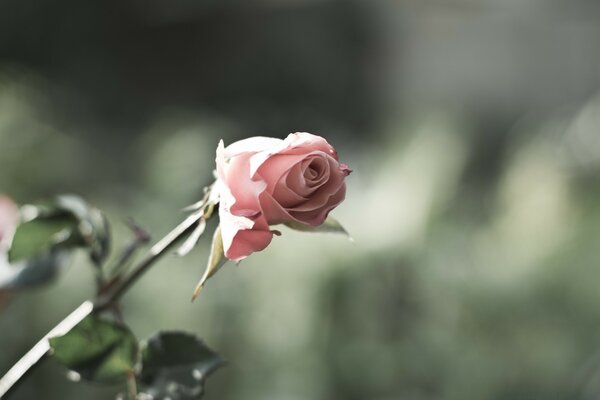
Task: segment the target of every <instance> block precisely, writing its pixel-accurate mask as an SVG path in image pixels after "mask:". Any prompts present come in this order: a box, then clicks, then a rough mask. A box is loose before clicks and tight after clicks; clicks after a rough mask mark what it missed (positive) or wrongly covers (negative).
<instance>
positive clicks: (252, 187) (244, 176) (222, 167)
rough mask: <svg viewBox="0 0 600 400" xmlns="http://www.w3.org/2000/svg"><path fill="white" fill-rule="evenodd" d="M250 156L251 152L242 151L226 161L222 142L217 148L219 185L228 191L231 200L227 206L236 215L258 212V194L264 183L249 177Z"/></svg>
mask: <svg viewBox="0 0 600 400" xmlns="http://www.w3.org/2000/svg"><path fill="white" fill-rule="evenodd" d="M251 156H252V154H251V153H244V154H239V155H238V156H237V157H234V158H232V159H231V160H229V161H226V158H225V150H224V149H223V148H222V143H219V147H218V148H217V158H216V163H217V175H218V177H219V179H220V180H221V181H222V183H221V184H219V187H221V186H223V187H226V188H227V189H228V190H229V191H230V193H231V199H232V200H231V203H230V204H228V207H229V209H230V210H231V212H232V213H233V214H236V215H248V213H249V212H250V213H252V212H254V213H255V214H256V213H259V212H260V204H259V203H258V196H259V194H260V193H261V192H263V191H264V190H265V188H266V184H265V182H264V181H262V180H257V181H255V180H252V179H250V164H249V160H250V157H251Z"/></svg>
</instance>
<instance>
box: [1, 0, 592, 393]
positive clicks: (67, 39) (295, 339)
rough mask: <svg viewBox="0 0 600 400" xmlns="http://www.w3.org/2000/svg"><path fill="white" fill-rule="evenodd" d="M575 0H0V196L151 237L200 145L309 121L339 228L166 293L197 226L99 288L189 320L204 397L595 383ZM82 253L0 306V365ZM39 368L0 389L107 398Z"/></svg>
mask: <svg viewBox="0 0 600 400" xmlns="http://www.w3.org/2000/svg"><path fill="white" fill-rule="evenodd" d="M599 43H600V4H599V3H598V2H596V1H593V0H564V1H559V0H556V1H536V0H527V1H525V0H510V1H506V0H444V1H442V0H395V1H391V0H220V1H217V0H198V1H191V0H168V1H167V0H148V1H140V0H103V1H97V0H93V1H74V0H56V1H53V2H46V1H39V0H3V1H1V2H0V191H1V192H5V193H8V194H10V195H12V196H13V197H14V198H15V199H16V200H17V201H19V202H21V203H27V202H32V201H35V200H38V199H40V198H44V197H48V196H51V195H53V194H57V193H78V194H81V195H83V196H84V197H85V198H87V199H88V200H89V201H90V202H92V203H94V204H96V205H97V206H99V207H101V208H102V209H104V210H106V211H107V213H108V214H109V216H110V218H111V221H112V222H113V229H114V237H115V241H116V242H117V250H118V249H119V245H120V244H124V243H125V242H126V241H127V240H128V237H129V233H128V231H127V228H126V227H125V224H124V221H125V220H126V219H127V218H129V217H131V218H133V219H135V220H136V221H137V222H138V223H139V224H141V225H142V226H143V227H145V228H146V229H147V230H148V231H150V232H151V233H152V234H153V235H154V237H155V238H158V237H160V236H161V235H163V234H164V233H166V232H167V231H168V230H170V228H171V227H172V226H174V225H175V224H176V223H178V222H179V221H180V220H181V219H182V218H183V215H184V214H182V213H181V212H180V209H181V208H183V207H184V206H186V205H188V204H191V203H193V202H195V201H197V199H198V198H199V197H200V195H201V193H202V187H203V186H204V185H205V184H207V183H209V182H210V181H211V179H212V175H211V171H212V168H213V163H214V150H215V147H216V144H217V142H218V140H219V139H220V138H223V139H224V140H225V142H226V143H230V142H232V141H234V140H237V139H240V138H244V137H248V136H254V135H265V136H275V137H284V136H286V135H287V134H288V133H289V132H292V131H309V132H313V133H318V134H321V135H323V136H325V137H327V138H328V139H329V140H330V141H331V142H332V143H333V144H334V145H335V146H336V147H337V148H338V151H339V153H340V155H341V158H342V160H343V161H344V162H346V163H348V164H349V165H350V166H351V167H352V168H353V169H354V171H355V172H354V173H353V174H352V175H351V176H350V177H349V178H348V185H349V189H348V196H347V200H346V202H345V203H343V204H342V205H341V206H340V207H339V208H338V209H337V210H336V211H335V212H334V215H335V216H336V217H337V218H338V219H340V220H341V221H343V223H344V224H345V226H346V227H347V229H348V230H349V231H350V232H351V234H352V236H353V237H354V239H355V242H354V243H351V242H348V241H347V240H345V239H344V238H342V237H335V236H331V237H323V236H313V235H307V234H301V233H297V232H292V231H287V230H286V231H284V235H283V237H281V238H276V240H275V241H274V242H273V244H272V245H271V246H270V247H269V248H268V249H267V250H265V251H264V252H262V253H258V254H256V255H253V256H252V257H251V258H249V259H248V260H246V261H244V262H243V263H242V264H241V265H240V266H239V267H235V266H234V265H228V266H227V267H226V268H224V269H223V270H222V272H220V273H219V274H218V275H216V276H215V278H214V279H212V280H211V281H210V282H209V285H208V286H207V287H206V289H205V290H204V291H203V293H202V295H201V297H200V298H199V300H198V301H197V302H196V303H194V304H191V303H190V302H189V298H190V294H191V290H192V289H193V287H194V285H195V283H196V282H197V280H198V278H199V277H200V276H201V273H202V271H203V269H204V266H205V262H206V258H207V254H208V239H205V240H204V241H203V243H202V245H201V246H199V247H198V248H197V249H195V250H194V252H193V253H192V254H191V255H190V256H188V257H186V258H183V259H178V258H176V257H174V256H173V257H167V258H166V259H164V260H163V261H162V262H161V263H160V264H159V265H157V266H156V267H155V268H154V269H153V270H152V271H151V272H150V273H149V274H148V275H147V276H145V277H144V278H143V280H141V281H140V282H139V284H138V285H137V286H136V287H135V289H134V290H132V292H131V293H130V294H129V295H128V296H127V297H126V299H125V302H124V303H125V304H124V305H125V316H126V319H127V320H128V321H129V322H130V323H131V326H132V328H133V330H134V332H135V333H136V334H137V335H138V336H139V337H141V338H144V337H148V336H150V335H151V334H153V333H154V332H155V331H157V330H159V329H185V330H191V331H193V332H196V333H197V334H199V335H201V336H202V337H203V338H205V340H206V341H207V343H208V344H209V345H210V346H212V347H213V348H214V349H216V350H218V351H219V352H220V353H221V354H223V355H224V356H225V357H226V358H227V359H228V360H229V365H228V367H227V368H225V369H222V370H220V371H219V372H217V373H216V375H215V376H213V377H212V378H211V379H210V380H209V382H208V385H207V397H206V398H207V399H222V400H234V399H235V400H237V399H244V400H248V399H250V400H252V399H261V400H267V399H272V400H305V399H322V400H329V399H340V400H353V399H356V400H359V399H360V400H366V399H369V400H396V399H418V400H421V399H456V400H469V399H473V400H475V399H511V400H514V399H597V398H600V264H599V260H600V178H599V172H600V47H599V45H598V44H599ZM86 264H88V262H87V260H86V258H85V257H84V256H83V255H82V256H81V257H79V258H78V259H77V260H76V261H75V262H73V264H72V265H70V266H69V268H67V269H68V270H67V271H65V274H64V275H63V276H62V277H61V278H60V279H59V280H58V281H57V283H56V284H55V285H53V286H48V287H43V288H40V289H35V290H31V291H28V292H25V293H22V294H21V295H20V296H18V297H17V298H15V299H14V300H13V301H12V302H11V303H10V304H9V305H8V306H7V307H5V308H4V309H3V310H2V311H1V313H0V348H1V350H0V372H4V371H6V370H7V369H8V368H9V366H10V365H12V363H14V362H15V361H16V360H17V359H18V358H19V357H20V355H22V354H23V353H24V352H25V351H26V350H27V349H28V348H29V347H30V346H31V345H32V344H33V343H34V342H35V341H36V340H37V339H38V338H39V337H41V336H42V335H43V334H44V333H45V332H46V331H47V330H48V329H49V328H50V327H51V326H52V325H53V324H54V323H55V322H56V321H58V320H59V319H61V318H62V317H63V316H65V315H66V314H67V313H68V312H69V311H70V310H71V309H72V308H73V307H74V306H76V305H77V304H79V303H80V302H81V301H82V300H83V299H84V298H86V297H87V296H89V294H90V293H91V292H92V291H93V279H92V272H91V268H90V267H89V266H88V265H86ZM63 376H64V370H62V369H61V368H60V367H59V366H58V365H56V364H54V363H53V362H52V361H50V362H47V363H45V364H44V365H43V366H42V367H41V368H40V369H38V370H36V371H35V372H34V373H33V374H32V375H31V376H30V377H29V378H28V380H27V381H26V382H25V383H24V384H23V385H22V386H21V387H20V388H19V389H18V391H17V392H16V393H15V396H14V399H40V398H43V399H61V400H62V399H82V398H85V399H108V398H111V396H114V393H115V392H116V391H117V389H116V388H103V387H98V386H94V385H85V384H81V383H70V382H67V381H66V380H64V379H63Z"/></svg>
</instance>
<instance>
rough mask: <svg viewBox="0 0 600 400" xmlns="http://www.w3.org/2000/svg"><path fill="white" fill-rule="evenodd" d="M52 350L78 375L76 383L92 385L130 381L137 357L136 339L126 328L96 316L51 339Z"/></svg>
mask: <svg viewBox="0 0 600 400" xmlns="http://www.w3.org/2000/svg"><path fill="white" fill-rule="evenodd" d="M50 346H51V348H52V357H53V358H55V359H56V360H57V361H59V362H60V363H62V364H63V365H65V366H66V367H68V368H69V369H71V370H72V371H73V372H75V374H76V376H77V379H76V380H79V379H81V378H83V379H85V380H88V381H91V382H100V383H113V384H114V383H120V382H125V381H127V379H128V376H129V375H133V373H134V367H135V364H136V362H137V357H138V342H137V339H136V338H135V336H134V335H133V333H131V331H130V330H129V329H128V328H127V327H126V326H125V325H123V324H120V323H117V322H113V321H108V320H104V319H102V318H100V317H96V316H89V317H87V318H86V319H84V320H83V321H81V322H80V323H79V324H78V325H77V326H75V327H74V328H73V329H71V330H70V331H69V332H68V333H66V334H65V335H63V336H58V337H54V338H50ZM57 384H60V383H59V382H57Z"/></svg>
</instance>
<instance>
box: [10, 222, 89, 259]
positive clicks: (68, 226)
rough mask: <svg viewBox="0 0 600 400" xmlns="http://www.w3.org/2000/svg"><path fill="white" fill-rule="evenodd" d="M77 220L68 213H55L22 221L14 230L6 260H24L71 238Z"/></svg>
mask: <svg viewBox="0 0 600 400" xmlns="http://www.w3.org/2000/svg"><path fill="white" fill-rule="evenodd" d="M76 226H77V220H76V219H75V218H74V217H73V216H72V215H68V214H57V215H53V216H49V217H45V218H36V219H33V220H31V221H27V222H23V223H21V224H20V225H19V226H17V229H16V231H15V235H14V237H13V240H12V244H11V246H10V249H9V251H8V261H9V262H10V263H14V262H16V261H21V260H25V259H28V258H31V257H34V256H36V255H37V254H39V253H42V252H44V251H49V250H50V249H51V248H52V247H54V246H56V245H57V244H59V243H61V242H66V241H68V240H72V239H73V238H72V232H73V230H74V229H75V228H76Z"/></svg>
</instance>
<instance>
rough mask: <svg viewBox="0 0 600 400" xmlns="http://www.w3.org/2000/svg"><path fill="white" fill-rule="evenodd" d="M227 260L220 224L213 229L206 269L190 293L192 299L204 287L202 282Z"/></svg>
mask: <svg viewBox="0 0 600 400" xmlns="http://www.w3.org/2000/svg"><path fill="white" fill-rule="evenodd" d="M226 262H227V258H226V257H225V251H224V249H223V237H222V236H221V226H220V225H219V226H217V229H215V233H214V235H213V240H212V244H211V247H210V256H209V257H208V264H207V265H206V270H205V271H204V274H203V275H202V278H200V281H199V282H198V285H196V288H195V289H194V293H193V294H192V301H194V300H195V299H196V297H198V295H199V294H200V291H201V290H202V288H203V287H204V284H205V283H206V281H207V280H208V278H210V277H211V276H213V275H214V274H216V273H217V271H218V270H219V269H221V267H222V266H223V265H225V263H226Z"/></svg>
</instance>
